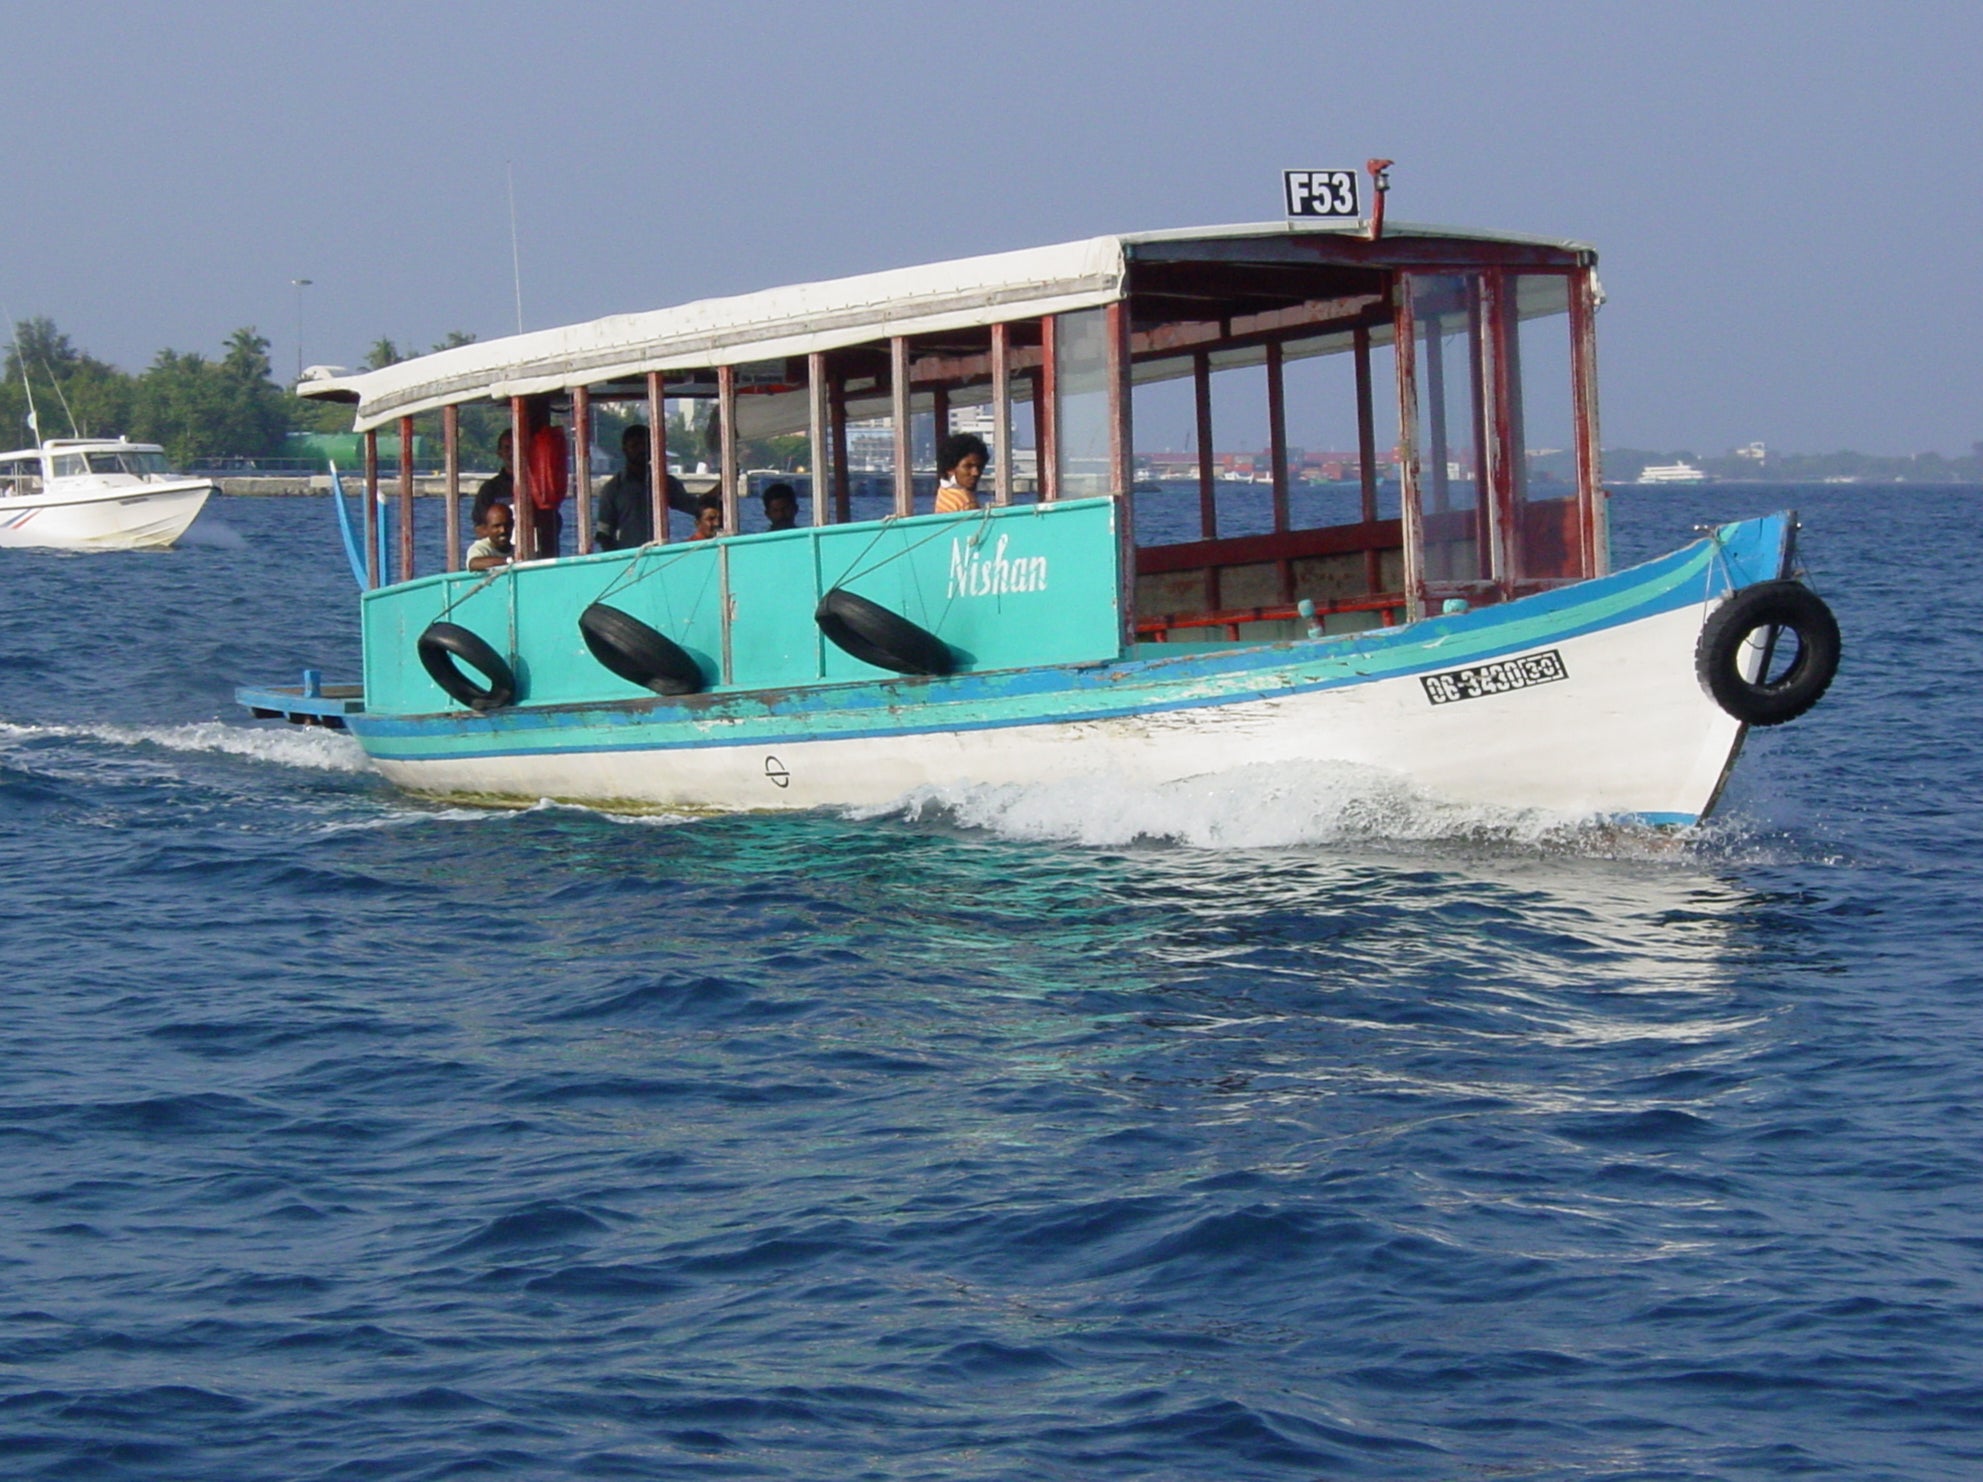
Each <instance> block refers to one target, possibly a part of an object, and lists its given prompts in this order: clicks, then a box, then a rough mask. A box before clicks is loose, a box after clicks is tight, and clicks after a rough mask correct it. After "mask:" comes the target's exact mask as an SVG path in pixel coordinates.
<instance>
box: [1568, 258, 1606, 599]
mask: <svg viewBox="0 0 1983 1482" xmlns="http://www.w3.org/2000/svg"><path fill="white" fill-rule="evenodd" d="M1570 391H1571V401H1572V404H1573V407H1574V409H1575V414H1576V438H1577V505H1578V513H1579V514H1580V515H1581V516H1582V519H1581V520H1580V521H1579V522H1578V523H1579V524H1580V525H1581V526H1582V527H1583V546H1584V553H1583V554H1584V571H1583V574H1584V575H1585V576H1603V575H1605V574H1606V573H1608V572H1609V571H1610V570H1611V529H1610V520H1611V512H1610V510H1609V509H1608V508H1607V507H1606V505H1605V492H1604V464H1603V455H1602V453H1601V451H1600V450H1601V449H1602V447H1603V444H1602V443H1600V442H1599V441H1598V432H1597V277H1596V274H1595V272H1594V271H1593V270H1592V269H1591V268H1589V267H1588V266H1586V267H1583V268H1580V269H1578V270H1577V272H1576V273H1575V274H1573V275H1572V276H1571V278H1570Z"/></svg>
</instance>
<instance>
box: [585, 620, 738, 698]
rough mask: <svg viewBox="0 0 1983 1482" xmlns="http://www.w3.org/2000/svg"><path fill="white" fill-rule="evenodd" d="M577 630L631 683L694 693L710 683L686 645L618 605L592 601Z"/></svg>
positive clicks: (661, 690)
mask: <svg viewBox="0 0 1983 1482" xmlns="http://www.w3.org/2000/svg"><path fill="white" fill-rule="evenodd" d="M578 632H579V636H580V637H581V638H583V639H584V640H585V646H586V648H587V649H589V650H590V651H591V653H592V657H593V658H595V659H597V660H598V661H599V662H600V664H601V665H602V666H603V667H604V668H607V669H610V670H612V671H613V673H615V674H617V675H619V676H620V678H622V679H624V680H626V681H627V682H628V683H629V684H637V685H641V686H643V687H644V688H646V689H650V690H653V691H654V693H655V694H657V695H695V694H700V693H701V692H702V691H703V690H704V689H706V688H707V687H708V684H707V681H706V680H705V679H704V678H703V675H702V666H701V665H699V664H697V663H696V661H695V660H694V659H693V658H692V657H690V655H689V652H688V650H687V649H685V648H683V647H682V646H681V645H680V644H679V643H676V642H675V641H674V640H673V639H671V638H668V637H666V636H665V635H663V634H661V633H657V632H656V631H655V630H654V629H653V628H650V627H649V626H648V625H647V624H646V623H643V622H642V621H641V620H640V619H639V618H637V617H635V616H633V615H632V614H631V613H626V612H622V611H621V610H620V609H619V608H617V607H609V606H607V605H606V604H605V603H604V602H595V603H593V604H592V605H591V606H590V607H588V608H586V609H585V611H584V612H581V613H580V614H579V615H578Z"/></svg>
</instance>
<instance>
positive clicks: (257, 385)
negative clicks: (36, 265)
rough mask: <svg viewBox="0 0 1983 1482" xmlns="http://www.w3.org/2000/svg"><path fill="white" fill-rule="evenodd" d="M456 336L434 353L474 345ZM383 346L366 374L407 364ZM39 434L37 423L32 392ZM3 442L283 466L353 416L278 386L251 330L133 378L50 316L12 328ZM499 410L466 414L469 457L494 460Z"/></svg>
mask: <svg viewBox="0 0 1983 1482" xmlns="http://www.w3.org/2000/svg"><path fill="white" fill-rule="evenodd" d="M473 339H474V336H472V335H466V334H462V333H459V332H456V333H453V334H450V335H449V336H448V337H447V338H446V339H445V340H443V341H442V342H441V343H440V344H438V345H436V346H434V348H435V349H436V350H444V349H448V348H450V347H452V346H454V345H463V344H468V343H469V342H470V341H472V340H473ZM403 358H404V357H403V356H402V355H401V354H400V351H399V349H398V347H397V346H395V345H394V344H393V342H392V341H391V340H389V339H381V340H379V341H378V342H377V343H375V344H374V345H373V346H372V350H371V354H370V355H369V356H368V357H367V359H366V368H367V369H370V370H376V369H378V368H379V367H381V366H386V365H391V364H393V363H394V362H396V361H398V360H401V359H403ZM30 390H32V393H33V397H32V406H33V409H34V413H35V420H36V422H37V423H38V424H39V436H37V433H36V428H35V427H33V426H30V424H29V407H30V398H29V392H30ZM0 425H4V427H5V428H6V432H5V434H4V435H0V442H4V444H5V446H6V447H8V448H12V447H19V446H28V445H31V444H33V443H35V442H38V441H40V440H42V439H45V438H51V437H71V436H77V437H116V436H118V435H119V434H120V433H121V434H122V435H124V436H126V437H129V438H131V439H133V440H134V441H137V442H147V443H157V444H158V445H159V446H160V447H162V448H164V449H165V453H166V457H167V458H168V459H169V460H170V461H171V462H172V463H173V464H175V465H179V466H184V465H186V464H190V463H200V462H205V461H208V460H211V459H216V458H279V457H281V456H282V455H283V448H284V443H285V440H286V439H287V438H288V436H289V434H290V433H292V432H348V431H350V429H351V408H350V407H349V406H345V405H341V404H339V403H337V402H325V401H308V400H305V399H304V398H302V397H300V396H296V395H293V394H292V393H290V392H289V391H287V390H285V389H284V388H283V387H281V386H279V385H277V384H276V381H275V376H274V373H273V370H272V368H271V366H270V364H269V342H268V339H267V337H266V336H264V335H262V334H260V333H258V332H257V331H256V329H255V327H254V326H253V325H248V326H245V327H244V328H241V329H237V330H235V331H234V333H232V334H231V335H229V336H228V337H227V341H226V343H225V345H223V347H222V349H221V352H220V354H219V356H218V357H216V358H209V357H208V356H206V355H203V354H200V353H199V352H197V351H179V350H161V351H159V352H158V354H157V356H156V357H155V358H154V359H153V360H152V363H151V364H150V365H149V366H147V367H146V368H145V369H144V370H143V371H142V372H141V373H140V374H138V375H135V376H134V375H130V374H128V373H127V372H125V371H121V370H119V369H118V368H117V367H116V366H114V365H110V364H108V363H106V362H105V361H102V360H98V359H97V358H96V357H95V356H94V355H91V354H90V353H89V352H88V351H86V350H81V349H78V348H77V347H76V345H75V344H74V343H73V342H72V341H71V340H70V339H69V337H68V336H67V335H66V334H64V333H62V331H61V330H59V329H57V328H56V327H55V324H54V322H53V321H52V320H49V319H46V318H36V319H23V320H21V321H20V322H19V323H18V324H16V325H15V326H14V334H13V338H12V339H11V340H10V341H9V342H8V344H7V347H6V364H5V369H4V373H0ZM501 425H502V413H501V410H500V409H499V408H495V407H491V408H487V409H486V412H485V409H483V408H480V407H475V408H468V409H465V410H464V414H463V417H462V427H463V433H464V437H463V444H464V447H463V455H464V457H468V458H480V459H484V460H486V462H487V464H493V463H494V461H495V442H496V434H497V432H498V431H499V430H500V429H501Z"/></svg>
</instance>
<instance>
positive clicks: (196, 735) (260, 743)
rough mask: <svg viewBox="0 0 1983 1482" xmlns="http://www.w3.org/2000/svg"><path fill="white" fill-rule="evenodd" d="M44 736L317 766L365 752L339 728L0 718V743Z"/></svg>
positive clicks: (331, 766) (329, 768)
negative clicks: (65, 722) (58, 722)
mask: <svg viewBox="0 0 1983 1482" xmlns="http://www.w3.org/2000/svg"><path fill="white" fill-rule="evenodd" d="M44 740H72V741H99V742H104V743H107V744H109V745H112V746H158V747H163V748H164V749H165V750H167V751H186V752H209V753H212V752H218V753H221V754H223V755H227V756H245V757H252V758H254V759H255V760H257V761H265V762H274V763H276V764H277V765H279V766H285V767H304V768H308V769H309V770H311V771H316V772H362V771H364V770H366V763H365V753H364V752H363V751H361V750H360V749H359V746H358V743H357V742H356V741H355V740H353V739H352V738H351V737H350V736H349V735H347V734H346V733H344V732H342V731H327V730H319V729H317V728H315V727H305V726H293V727H287V728H284V729H282V730H274V729H267V730H264V729H262V728H259V727H251V726H235V725H227V724H225V723H223V722H221V721H217V720H210V721H196V722H193V723H191V724H188V725H177V726H118V725H94V726H62V725H53V726H37V725H16V724H13V723H11V722H8V721H0V745H7V746H21V745H27V744H32V743H34V742H38V741H44Z"/></svg>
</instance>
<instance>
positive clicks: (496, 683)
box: [417, 622, 516, 710]
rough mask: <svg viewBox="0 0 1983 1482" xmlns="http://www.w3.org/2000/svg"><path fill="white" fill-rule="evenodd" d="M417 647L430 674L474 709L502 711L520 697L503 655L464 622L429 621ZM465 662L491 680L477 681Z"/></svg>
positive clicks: (421, 659) (440, 684) (455, 699)
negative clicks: (464, 667)
mask: <svg viewBox="0 0 1983 1482" xmlns="http://www.w3.org/2000/svg"><path fill="white" fill-rule="evenodd" d="M417 647H418V650H419V653H420V666H421V667H422V668H423V669H425V670H426V671H427V675H428V677H429V678H430V679H432V680H433V681H434V683H435V684H437V685H439V686H440V687H441V688H442V689H444V690H446V691H447V693H448V697H449V698H450V699H452V700H454V701H456V702H457V703H459V704H462V705H466V706H467V707H468V708H469V709H470V710H500V709H502V708H503V707H504V706H505V705H507V704H509V703H510V702H511V701H512V700H514V699H515V698H516V675H515V674H513V673H511V672H510V666H509V665H508V664H506V663H505V662H503V656H502V655H501V654H499V653H497V652H496V651H495V649H493V648H491V647H490V646H489V644H488V643H487V642H486V641H485V640H484V639H482V638H480V637H478V636H477V635H476V634H474V633H472V632H470V631H469V630H468V629H467V628H464V627H462V626H461V624H459V623H447V622H440V623H429V624H428V625H427V631H426V632H424V633H422V634H421V635H420V641H419V643H418V645H417ZM456 660H459V661H460V663H457V662H456ZM461 664H467V665H468V666H469V667H471V668H474V669H479V670H481V671H482V674H483V677H484V678H485V679H487V680H488V683H487V684H477V683H476V682H475V681H474V680H473V679H471V678H470V677H469V676H468V675H466V674H464V673H462V672H461Z"/></svg>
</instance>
